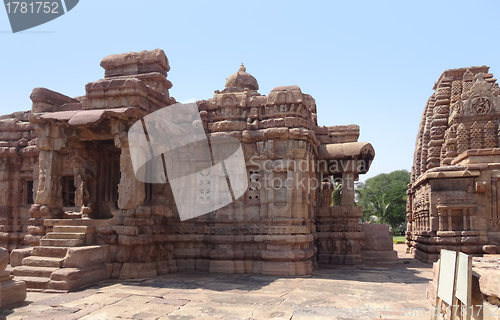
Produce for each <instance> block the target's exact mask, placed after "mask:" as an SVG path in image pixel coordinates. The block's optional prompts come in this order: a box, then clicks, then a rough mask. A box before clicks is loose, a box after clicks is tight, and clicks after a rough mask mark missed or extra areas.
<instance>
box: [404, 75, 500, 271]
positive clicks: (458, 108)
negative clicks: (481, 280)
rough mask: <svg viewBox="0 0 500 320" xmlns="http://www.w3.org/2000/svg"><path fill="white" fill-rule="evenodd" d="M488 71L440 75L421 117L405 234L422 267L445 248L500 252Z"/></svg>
mask: <svg viewBox="0 0 500 320" xmlns="http://www.w3.org/2000/svg"><path fill="white" fill-rule="evenodd" d="M488 70H489V67H486V66H482V67H470V68H461V69H452V70H447V71H445V72H443V74H442V75H441V77H440V78H439V79H438V81H437V82H436V84H435V85H434V88H433V89H434V90H435V92H434V93H433V94H432V96H431V97H430V98H429V100H428V101H427V104H426V107H425V110H424V113H423V115H422V120H421V122H420V127H419V131H418V135H417V141H416V148H415V156H414V162H413V167H412V172H411V183H410V185H409V189H408V191H407V194H408V202H407V233H406V238H407V245H408V248H409V251H411V252H412V253H413V254H414V255H415V257H416V258H417V259H420V260H421V261H424V262H433V261H436V260H437V259H438V258H439V251H440V249H443V248H444V249H449V250H455V251H462V252H464V253H467V254H471V255H473V256H481V255H482V254H485V253H488V254H494V253H500V207H499V206H500V202H499V201H498V200H497V199H498V192H499V191H498V190H499V187H500V175H499V174H498V169H499V168H500V149H499V148H498V146H499V141H498V136H499V134H500V131H499V128H498V125H499V123H500V96H499V95H500V88H499V87H498V84H497V83H496V79H495V78H493V74H491V73H488Z"/></svg>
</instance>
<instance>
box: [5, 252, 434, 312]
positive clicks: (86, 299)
mask: <svg viewBox="0 0 500 320" xmlns="http://www.w3.org/2000/svg"><path fill="white" fill-rule="evenodd" d="M395 249H396V250H398V254H399V258H400V259H401V260H402V263H401V264H398V265H393V266H376V267H375V266H366V267H352V266H339V267H335V268H332V269H320V270H317V271H316V272H315V273H314V275H313V276H312V277H307V278H279V277H270V276H260V275H217V274H205V273H198V274H172V275H166V276H161V277H157V278H154V279H144V280H137V281H114V280H113V281H111V280H110V281H106V282H103V283H100V284H98V285H95V286H92V287H89V288H87V289H84V290H81V291H78V292H72V293H67V294H55V293H54V294H49V293H35V292H29V293H28V298H27V301H26V303H25V304H24V305H22V306H18V307H16V308H13V309H7V310H6V309H3V310H0V318H1V317H2V316H7V319H8V320H17V319H38V320H41V319H65V320H72V319H92V320H96V319H161V320H167V319H172V320H190V319H200V320H212V319H214V320H215V319H231V320H232V319H278V320H285V319H286V320H290V319H293V320H300V319H320V320H321V319H342V320H347V319H429V318H430V311H429V307H430V303H429V301H428V300H427V299H426V296H425V290H426V288H427V284H428V282H429V281H430V280H431V277H432V268H431V266H430V265H426V264H423V263H420V262H419V261H416V260H414V259H411V257H410V256H409V255H407V254H405V253H404V249H405V246H404V245H395ZM403 262H404V263H403ZM384 307H385V308H386V310H387V312H386V313H387V314H382V315H381V313H382V312H378V315H375V312H376V311H377V310H376V309H377V308H380V310H379V311H381V310H383V309H384ZM334 308H336V309H334ZM368 308H371V309H368ZM390 308H392V310H393V311H394V315H392V316H391V315H390V314H391V310H389V309H390ZM415 308H417V309H420V310H417V311H414V310H415ZM402 309H404V311H405V312H406V313H405V314H401V313H402V311H403V310H402ZM367 310H368V311H367ZM424 310H425V312H426V313H425V315H424V313H423V312H424ZM342 312H343V313H344V314H342ZM353 312H354V313H353ZM368 312H370V314H368ZM410 312H411V313H413V316H409V315H408V313H410ZM419 312H420V314H419ZM339 313H340V314H339ZM321 314H323V315H321ZM339 315H340V316H339Z"/></svg>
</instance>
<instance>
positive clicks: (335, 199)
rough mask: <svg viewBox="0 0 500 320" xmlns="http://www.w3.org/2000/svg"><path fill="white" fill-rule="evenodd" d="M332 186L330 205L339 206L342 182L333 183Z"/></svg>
mask: <svg viewBox="0 0 500 320" xmlns="http://www.w3.org/2000/svg"><path fill="white" fill-rule="evenodd" d="M334 186H335V187H333V192H332V202H331V204H330V207H340V206H341V205H342V183H339V182H337V183H336V184H335V183H334Z"/></svg>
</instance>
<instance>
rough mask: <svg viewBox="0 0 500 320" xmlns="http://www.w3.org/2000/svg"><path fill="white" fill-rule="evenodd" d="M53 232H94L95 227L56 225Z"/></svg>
mask: <svg viewBox="0 0 500 320" xmlns="http://www.w3.org/2000/svg"><path fill="white" fill-rule="evenodd" d="M52 231H53V232H67V233H94V232H95V227H87V226H54V229H53V230H52Z"/></svg>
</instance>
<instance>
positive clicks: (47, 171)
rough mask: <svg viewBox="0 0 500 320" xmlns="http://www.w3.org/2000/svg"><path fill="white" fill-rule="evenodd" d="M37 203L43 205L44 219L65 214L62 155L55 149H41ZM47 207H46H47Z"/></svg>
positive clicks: (42, 214) (42, 213)
mask: <svg viewBox="0 0 500 320" xmlns="http://www.w3.org/2000/svg"><path fill="white" fill-rule="evenodd" d="M39 166H40V173H39V180H38V190H37V195H36V201H35V202H36V204H39V205H41V208H40V213H41V217H42V218H43V219H50V218H60V217H62V214H63V199H62V184H61V180H62V170H63V164H62V156H61V154H60V153H59V152H57V151H54V150H48V151H40V155H39ZM45 207H46V208H45Z"/></svg>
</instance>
